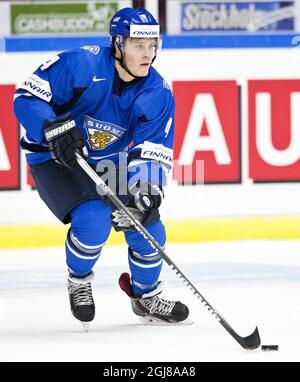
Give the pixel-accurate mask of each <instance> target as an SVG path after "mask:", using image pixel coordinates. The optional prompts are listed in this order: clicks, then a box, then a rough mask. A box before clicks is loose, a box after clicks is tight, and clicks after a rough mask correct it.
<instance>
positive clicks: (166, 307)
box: [142, 296, 176, 316]
mask: <svg viewBox="0 0 300 382" xmlns="http://www.w3.org/2000/svg"><path fill="white" fill-rule="evenodd" d="M142 303H143V304H144V306H145V307H146V308H147V309H149V312H150V314H154V313H156V314H161V315H163V316H170V315H171V313H172V310H173V308H174V305H175V303H176V302H175V301H169V300H165V299H163V298H160V297H159V296H154V297H152V298H145V299H142Z"/></svg>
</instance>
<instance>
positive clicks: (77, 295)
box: [69, 283, 93, 306]
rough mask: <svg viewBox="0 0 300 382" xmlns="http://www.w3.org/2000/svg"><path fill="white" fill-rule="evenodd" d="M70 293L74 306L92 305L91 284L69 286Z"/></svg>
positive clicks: (72, 284)
mask: <svg viewBox="0 0 300 382" xmlns="http://www.w3.org/2000/svg"><path fill="white" fill-rule="evenodd" d="M69 288H70V293H72V294H73V297H74V304H75V305H76V306H79V305H93V296H92V288H91V283H87V284H75V283H70V284H69Z"/></svg>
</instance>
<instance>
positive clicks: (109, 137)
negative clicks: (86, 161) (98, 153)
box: [84, 115, 126, 150]
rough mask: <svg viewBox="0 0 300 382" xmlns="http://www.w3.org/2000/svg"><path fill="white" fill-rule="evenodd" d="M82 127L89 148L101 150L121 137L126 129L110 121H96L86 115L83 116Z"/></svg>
mask: <svg viewBox="0 0 300 382" xmlns="http://www.w3.org/2000/svg"><path fill="white" fill-rule="evenodd" d="M84 128H85V129H86V131H87V135H88V144H89V146H90V149H91V150H103V149H105V148H106V147H107V146H109V145H111V144H112V143H114V142H116V141H117V140H119V139H121V138H122V137H123V135H124V133H125V132H126V129H124V128H122V127H120V126H117V125H114V124H113V123H110V122H105V121H98V120H97V119H94V118H92V117H89V116H88V115H85V116H84Z"/></svg>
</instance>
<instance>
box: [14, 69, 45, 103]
mask: <svg viewBox="0 0 300 382" xmlns="http://www.w3.org/2000/svg"><path fill="white" fill-rule="evenodd" d="M19 89H25V90H28V91H29V92H30V93H31V94H33V95H35V96H36V97H38V98H41V99H42V100H44V101H47V102H50V101H51V98H52V93H51V88H50V84H49V82H48V81H45V80H43V79H42V78H40V77H39V76H37V75H36V74H32V75H31V76H30V77H29V78H28V79H27V80H26V81H25V82H23V84H22V85H21V86H19Z"/></svg>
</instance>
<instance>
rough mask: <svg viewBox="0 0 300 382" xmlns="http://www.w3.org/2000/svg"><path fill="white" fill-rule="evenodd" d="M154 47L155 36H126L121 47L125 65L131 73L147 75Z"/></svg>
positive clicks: (155, 46) (154, 51)
mask: <svg viewBox="0 0 300 382" xmlns="http://www.w3.org/2000/svg"><path fill="white" fill-rule="evenodd" d="M156 49H157V40H156V39H155V38H127V39H126V41H125V44H124V48H123V53H124V60H125V65H126V66H127V68H128V69H129V70H130V72H131V73H132V74H134V75H136V76H139V77H145V76H147V75H148V72H149V69H150V66H151V63H152V60H153V58H154V56H155V54H156Z"/></svg>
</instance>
